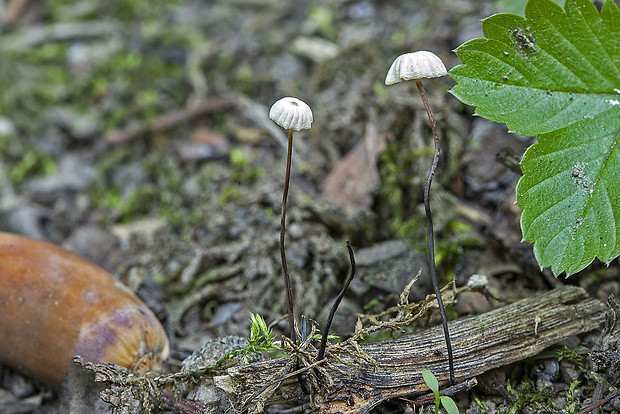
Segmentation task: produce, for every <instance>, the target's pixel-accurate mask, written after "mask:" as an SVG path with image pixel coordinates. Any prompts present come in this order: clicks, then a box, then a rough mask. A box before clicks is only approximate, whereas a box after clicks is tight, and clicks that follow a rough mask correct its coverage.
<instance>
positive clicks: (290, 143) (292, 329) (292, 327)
mask: <svg viewBox="0 0 620 414" xmlns="http://www.w3.org/2000/svg"><path fill="white" fill-rule="evenodd" d="M292 155H293V130H292V129H290V130H289V131H288V152H287V154H286V176H285V179H284V192H283V194H282V218H281V220H280V255H281V256H282V274H283V275H284V287H285V289H286V304H287V309H288V325H289V330H290V334H291V339H292V340H293V342H296V341H297V334H296V333H295V316H294V315H295V314H294V313H293V290H292V289H291V280H290V277H289V275H288V266H287V264H286V253H285V252H284V236H285V234H286V199H287V197H288V185H289V181H290V179H291V159H292Z"/></svg>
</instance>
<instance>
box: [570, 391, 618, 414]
mask: <svg viewBox="0 0 620 414" xmlns="http://www.w3.org/2000/svg"><path fill="white" fill-rule="evenodd" d="M619 395H620V390H618V391H616V392H614V393H612V394H609V395H608V396H607V397H605V398H603V399H602V400H600V401H599V402H597V403H596V404H592V405H591V406H589V407H586V408H584V409H583V410H581V411H579V412H578V413H577V414H586V413H589V412H590V411H592V410H596V409H597V408H598V407H600V406H601V405H603V404H605V403H606V402H608V401H611V400H613V399H614V398H616V397H618V396H619Z"/></svg>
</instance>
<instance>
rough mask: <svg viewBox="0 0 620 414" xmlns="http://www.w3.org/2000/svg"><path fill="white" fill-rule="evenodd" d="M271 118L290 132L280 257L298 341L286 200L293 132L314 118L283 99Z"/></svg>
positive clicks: (292, 330) (296, 101) (291, 326)
mask: <svg viewBox="0 0 620 414" xmlns="http://www.w3.org/2000/svg"><path fill="white" fill-rule="evenodd" d="M269 118H270V119H271V120H272V121H273V122H275V123H276V124H278V125H280V126H281V127H282V128H284V129H287V130H288V151H287V154H286V175H285V178H284V191H283V194H282V214H281V221H280V255H281V256H282V274H283V277H284V287H285V289H286V304H287V310H288V323H289V329H290V335H291V336H290V337H291V339H293V340H296V339H297V334H296V332H295V315H294V310H293V291H292V289H291V281H290V277H289V275H288V266H287V264H286V254H285V250H284V236H285V235H286V199H287V197H288V187H289V182H290V179H291V158H292V154H293V131H301V130H302V129H310V126H311V125H312V121H313V117H312V110H311V109H310V107H309V106H308V105H306V103H305V102H303V101H301V100H299V99H297V98H291V97H287V98H282V99H280V100H279V101H277V102H276V103H274V104H273V105H272V106H271V110H270V111H269Z"/></svg>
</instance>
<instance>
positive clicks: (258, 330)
mask: <svg viewBox="0 0 620 414" xmlns="http://www.w3.org/2000/svg"><path fill="white" fill-rule="evenodd" d="M275 349H279V348H278V345H276V343H275V337H274V335H273V329H271V328H269V327H268V326H267V322H265V320H264V319H263V317H262V316H260V315H259V314H256V313H250V336H249V337H248V346H246V347H245V348H243V349H237V350H236V351H233V352H230V353H228V354H227V355H226V359H231V358H235V357H237V356H241V357H242V360H243V363H244V364H247V363H248V362H249V360H250V359H251V358H252V357H256V356H258V355H260V353H261V352H269V351H273V350H275Z"/></svg>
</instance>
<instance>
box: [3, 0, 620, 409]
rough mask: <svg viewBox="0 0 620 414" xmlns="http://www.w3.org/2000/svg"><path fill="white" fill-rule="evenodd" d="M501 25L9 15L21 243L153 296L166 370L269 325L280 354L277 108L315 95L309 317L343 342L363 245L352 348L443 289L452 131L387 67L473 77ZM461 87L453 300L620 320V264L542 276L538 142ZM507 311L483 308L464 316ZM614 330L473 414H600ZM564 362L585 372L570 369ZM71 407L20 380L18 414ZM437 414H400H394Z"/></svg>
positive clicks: (402, 19) (480, 398) (365, 1)
mask: <svg viewBox="0 0 620 414" xmlns="http://www.w3.org/2000/svg"><path fill="white" fill-rule="evenodd" d="M498 11H501V6H500V5H498V4H495V3H493V2H486V1H465V0H440V1H432V2H412V1H399V2H383V1H379V0H376V1H372V0H360V1H349V0H338V1H315V2H311V1H304V0H300V1H296V2H294V1H286V0H233V1H231V0H216V1H210V2H206V1H178V0H177V1H161V0H159V1H146V0H136V1H132V2H96V1H90V0H81V1H77V2H71V1H54V2H34V1H28V0H12V1H7V2H5V7H4V8H3V9H2V10H0V24H1V27H2V31H3V34H2V37H3V39H2V42H1V44H0V91H2V92H1V93H0V95H1V96H0V154H1V157H0V231H5V232H13V233H19V234H23V235H26V236H29V237H32V238H38V239H44V240H47V241H50V242H53V243H56V244H58V245H61V246H63V247H65V248H66V249H68V250H71V251H74V252H76V253H78V254H80V255H82V256H84V257H86V258H88V259H89V260H91V261H93V262H94V263H96V264H98V265H100V266H102V267H103V268H105V269H107V270H108V271H109V272H111V273H112V274H113V275H114V276H115V277H118V278H119V279H120V280H122V281H123V282H125V283H126V284H127V285H128V286H130V287H131V288H132V289H134V290H135V291H136V292H137V294H138V295H139V296H140V297H141V298H142V299H143V300H144V301H145V302H146V303H147V304H148V305H149V306H150V307H151V309H153V311H154V312H155V313H156V314H157V316H158V317H159V318H160V320H161V321H162V323H163V324H164V326H165V327H166V330H167V332H168V334H169V338H170V341H171V357H170V360H169V361H168V363H167V366H166V370H167V372H176V371H179V370H180V369H181V365H182V361H184V360H185V359H186V358H187V357H189V356H190V355H191V354H192V352H194V351H196V350H198V349H200V348H201V347H202V346H203V344H204V343H205V342H207V341H210V340H214V339H216V338H220V337H228V336H238V337H244V338H245V337H247V336H248V335H249V329H250V313H256V314H260V315H261V316H263V317H264V318H265V320H266V321H267V322H268V323H270V324H272V327H273V328H274V330H275V334H276V336H278V337H279V336H280V335H282V334H285V333H286V332H287V323H286V318H285V316H284V315H285V313H286V300H285V293H284V287H283V282H282V275H281V259H280V244H279V232H280V209H281V202H282V190H283V185H284V170H285V163H286V159H285V156H286V137H287V136H286V131H284V130H282V129H281V128H279V127H278V126H277V125H275V124H274V123H273V122H272V121H271V120H269V118H268V110H269V107H270V106H271V105H272V104H273V103H274V102H275V101H276V100H278V99H280V98H281V97H283V96H295V97H298V98H300V99H302V100H303V101H305V102H306V103H308V104H309V105H310V106H311V108H312V110H313V114H314V123H313V125H312V128H311V129H310V130H308V131H301V132H296V133H295V134H294V159H293V166H292V171H293V172H292V179H291V189H290V194H289V203H288V210H287V235H286V253H287V258H288V265H289V271H290V274H291V279H292V280H291V282H292V286H293V294H294V305H295V312H296V314H297V315H298V316H299V315H306V316H307V317H308V318H310V319H312V320H316V321H318V322H319V323H320V324H321V325H322V324H323V323H324V321H325V318H326V316H327V314H328V312H329V309H330V307H331V304H332V303H333V301H334V299H335V297H336V295H337V294H338V292H339V291H340V289H341V288H342V286H343V284H344V282H345V280H346V278H347V275H348V272H349V258H348V255H347V249H346V245H345V240H350V242H351V245H352V246H353V249H354V252H355V255H356V260H357V263H358V273H357V275H356V279H355V280H354V282H353V284H352V285H351V288H350V289H349V291H348V293H347V295H346V296H345V298H344V300H343V303H342V304H341V306H340V308H339V311H338V313H337V314H336V318H335V321H334V324H333V325H332V329H331V331H332V332H334V333H336V334H337V335H339V336H340V337H342V338H346V337H347V336H350V335H351V334H352V333H353V331H354V328H355V323H356V320H357V315H358V314H359V313H365V312H373V313H377V312H381V311H383V310H385V309H386V308H389V307H391V306H394V305H395V304H396V303H397V302H398V300H399V296H400V294H401V292H402V291H403V289H404V287H405V286H406V285H407V283H408V282H409V281H410V280H411V279H412V278H413V276H415V274H416V273H417V271H418V270H419V269H420V268H422V269H423V273H422V276H421V278H420V280H419V282H418V283H416V284H415V288H414V289H413V290H412V292H411V295H410V298H411V300H412V301H414V300H416V301H417V300H423V299H424V298H425V297H426V295H428V294H430V293H432V287H431V285H430V281H429V280H428V273H427V267H428V264H427V261H426V254H425V250H424V249H425V245H426V224H425V218H424V208H423V205H422V197H423V185H424V180H425V178H426V174H427V171H428V168H429V167H430V163H431V160H432V135H431V132H430V125H429V122H428V118H427V115H426V112H425V111H424V107H423V104H422V101H421V100H420V99H419V96H418V95H417V93H416V91H415V88H413V86H412V85H407V84H400V85H397V86H393V87H389V88H388V87H386V86H385V85H384V78H385V75H386V73H387V69H388V68H389V67H390V65H391V63H392V61H393V59H394V58H395V57H396V56H398V55H400V54H402V53H406V52H410V51H414V50H430V51H433V52H434V53H436V54H437V55H439V56H440V57H441V58H442V59H443V61H444V62H445V63H446V66H447V67H448V68H451V67H454V66H456V65H457V64H459V61H458V58H457V57H456V55H455V54H454V53H453V52H452V50H453V49H455V48H456V47H458V45H460V44H462V43H463V42H465V41H467V40H470V39H473V38H476V37H481V36H482V33H481V28H480V20H481V19H482V18H484V17H487V16H489V15H491V14H493V13H495V12H498ZM451 86H453V81H452V80H451V78H450V77H443V78H439V79H432V80H428V81H425V87H426V91H427V94H428V95H429V99H430V101H431V105H432V107H433V108H434V109H435V118H436V120H437V123H438V127H439V129H440V136H441V142H442V153H441V159H440V165H439V170H438V172H437V174H436V176H435V181H434V182H433V189H432V196H431V204H432V208H433V213H434V216H433V219H434V224H435V232H436V244H437V257H438V264H439V271H438V273H439V275H440V278H441V284H442V285H443V284H446V283H448V282H449V281H451V280H454V281H455V282H456V284H457V286H462V285H465V284H466V282H467V281H468V280H469V278H470V277H471V276H472V275H476V274H480V275H485V276H487V278H488V280H489V282H488V289H489V291H491V292H492V293H493V295H492V296H493V297H495V298H501V300H502V301H512V300H515V299H519V298H523V297H528V296H531V295H532V294H534V293H536V292H540V291H544V290H549V289H552V288H553V287H556V286H559V285H563V284H571V285H579V286H581V287H584V288H585V289H586V290H587V291H588V293H589V294H590V295H591V296H593V297H596V298H599V299H600V300H602V301H606V300H607V297H608V296H609V295H610V294H616V295H617V294H618V292H619V291H620V285H619V284H618V282H617V281H618V276H619V274H620V267H619V266H618V261H617V260H615V261H614V262H613V263H612V265H611V266H609V267H605V266H604V265H602V264H600V263H597V262H595V263H594V264H592V265H591V266H590V267H589V268H588V269H586V270H584V271H583V272H581V273H580V274H578V275H574V276H572V277H570V278H569V279H565V278H563V277H559V278H557V279H556V278H554V277H553V276H552V275H551V273H550V272H549V271H548V270H543V271H541V270H540V269H539V267H538V265H537V263H536V261H535V258H534V256H533V253H532V249H531V246H529V245H527V244H525V243H521V233H520V228H519V217H520V210H519V209H518V207H517V206H516V205H515V204H514V193H515V186H516V183H517V181H518V179H519V176H520V175H519V171H518V168H517V169H516V170H515V168H512V169H511V168H510V166H511V164H510V163H509V162H499V161H498V159H497V154H498V153H501V154H504V156H505V155H506V154H508V159H509V160H510V159H511V158H510V155H511V154H512V155H514V157H516V159H517V160H518V158H519V157H520V156H521V155H522V154H523V152H524V150H525V149H526V148H527V147H528V146H529V145H531V144H532V143H533V142H534V139H533V138H529V137H522V136H515V135H512V134H509V133H508V132H507V131H506V129H505V127H503V126H501V125H497V124H493V123H490V122H488V121H486V120H484V119H481V118H475V117H474V116H473V108H469V107H466V106H464V105H463V104H462V103H460V102H459V101H457V100H456V99H455V98H454V97H452V96H451V95H450V94H449V93H448V90H449V89H450V87H451ZM502 159H505V157H504V158H502ZM513 166H514V164H513ZM501 303H502V302H501V301H496V302H495V303H490V302H489V301H488V300H487V299H486V298H485V297H484V296H483V295H480V294H468V295H466V294H464V295H463V296H461V297H459V300H458V301H457V303H456V304H455V305H453V306H451V307H450V309H449V315H450V317H451V318H452V319H457V318H460V317H463V316H466V315H472V314H478V313H482V312H485V311H487V310H489V308H490V307H491V306H492V305H493V306H496V305H499V304H501ZM438 320H439V319H438V314H435V313H433V314H432V315H431V317H429V318H428V320H427V321H426V322H425V324H421V325H419V326H416V327H411V329H418V328H420V327H426V326H428V324H436V323H437V322H438ZM597 334H598V333H595V334H589V335H582V336H579V337H573V338H570V339H569V340H568V341H565V342H564V343H561V344H558V345H557V347H555V348H553V349H551V350H550V351H549V352H547V353H545V354H543V355H541V356H540V358H537V359H536V360H533V361H523V362H522V363H519V364H513V365H511V366H509V367H505V368H504V369H501V370H497V371H492V372H491V373H489V374H488V378H484V379H480V384H481V385H480V386H479V387H477V388H475V389H474V390H471V391H468V392H463V393H460V394H457V395H456V396H454V399H455V401H456V402H457V404H458V405H459V409H460V412H463V413H465V412H467V413H470V414H475V413H481V412H486V413H493V412H510V413H519V412H521V413H534V412H558V413H559V412H577V411H578V410H579V409H582V408H585V407H587V406H588V405H589V404H590V402H591V401H592V394H593V392H595V388H596V392H599V395H602V396H604V395H607V394H608V393H609V392H608V391H607V389H606V388H605V389H604V390H603V389H602V385H600V384H601V381H599V380H597V377H596V375H594V374H593V373H592V369H593V368H592V367H591V366H590V360H589V359H587V358H586V357H585V354H586V353H587V351H588V349H590V348H591V347H593V346H594V345H595V344H596V342H597V340H598V339H597ZM564 346H566V347H568V349H570V350H571V352H572V353H570V352H568V351H564V354H562V352H560V353H559V354H558V352H556V351H557V350H558V349H560V350H564V349H565V348H563V347H564ZM558 355H560V357H559V358H558ZM561 355H564V356H563V357H562V356H561ZM566 355H570V356H571V358H569V357H567V356H566ZM575 355H576V356H575ZM599 362H600V361H599ZM610 364H611V363H610ZM599 365H600V364H599ZM603 365H605V364H603ZM607 365H609V364H607ZM607 365H606V366H607ZM611 365H612V366H615V365H614V364H611ZM608 380H610V381H611V382H612V385H617V384H615V383H614V382H613V381H614V380H615V377H614V376H613V375H610V378H608ZM576 381H579V384H576ZM571 384H572V386H573V388H570V387H571ZM597 384H599V385H598V386H597ZM569 389H570V393H569V394H570V396H569V397H567V390H569ZM525 396H527V397H531V398H530V399H527V398H525ZM71 397H72V396H71V393H70V392H69V395H68V396H67V395H66V392H65V395H64V396H62V397H60V398H65V399H66V398H71ZM58 400H59V397H58V395H57V394H56V393H54V392H52V391H50V390H48V389H46V387H44V386H41V385H40V384H38V383H37V382H36V378H34V379H27V378H24V377H22V376H20V375H19V374H18V373H16V372H14V371H13V370H11V369H10V368H9V367H6V366H5V367H2V368H1V371H0V412H2V413H7V414H17V413H30V412H32V413H45V412H51V411H53V410H54V407H57V403H58ZM570 404H573V405H572V406H571V405H570ZM291 407H292V406H287V407H281V406H280V407H276V408H271V409H270V410H271V411H270V412H293V411H290V409H291ZM433 409H434V407H433V406H432V405H431V406H425V407H423V408H420V407H419V406H417V407H414V406H413V405H411V404H410V403H408V402H407V401H406V400H398V401H393V402H389V403H387V404H384V405H382V406H381V407H379V408H377V409H376V412H407V413H411V412H424V413H427V412H433ZM563 409H565V410H566V411H561V410H563ZM102 410H105V407H103V408H102ZM287 410H288V411H287ZM299 411H300V412H301V411H302V410H301V409H300V410H299ZM603 412H605V413H617V412H620V404H619V403H618V402H617V401H616V400H612V401H611V402H609V403H607V404H606V405H605V406H604V409H603Z"/></svg>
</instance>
